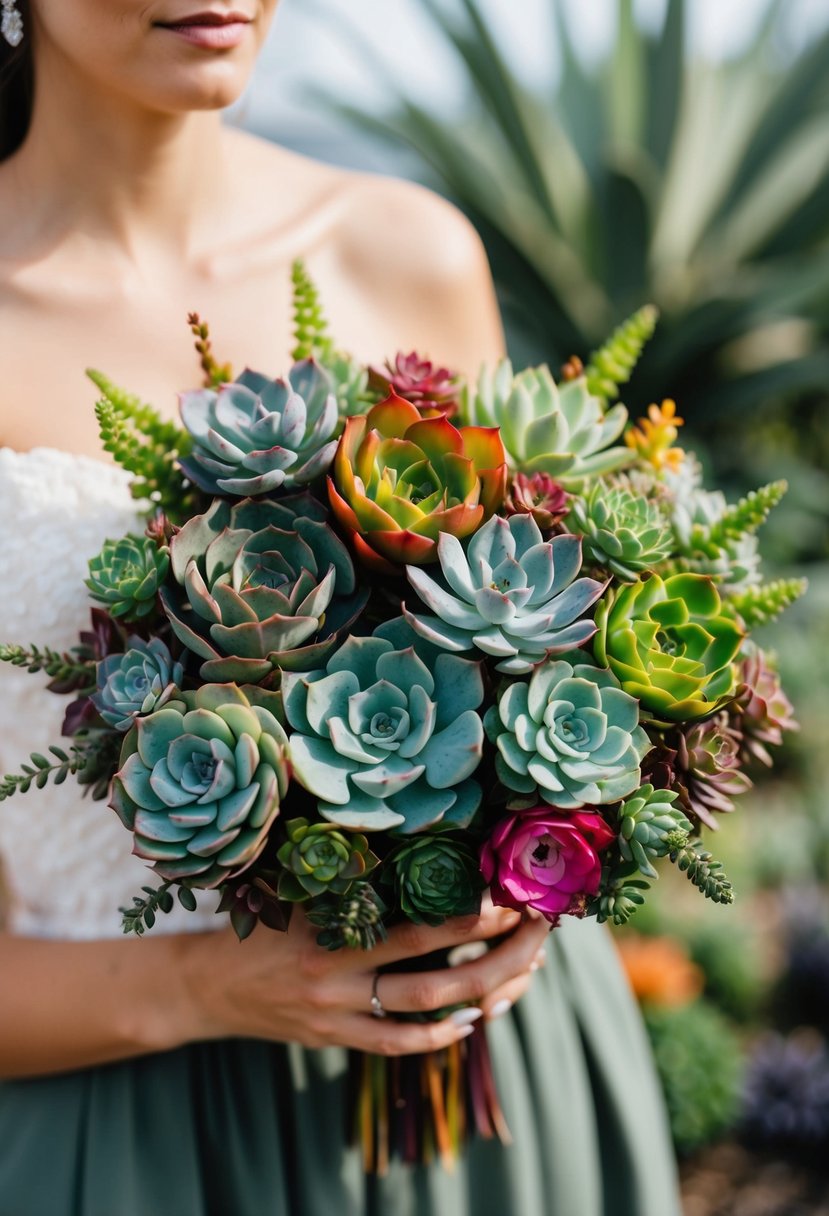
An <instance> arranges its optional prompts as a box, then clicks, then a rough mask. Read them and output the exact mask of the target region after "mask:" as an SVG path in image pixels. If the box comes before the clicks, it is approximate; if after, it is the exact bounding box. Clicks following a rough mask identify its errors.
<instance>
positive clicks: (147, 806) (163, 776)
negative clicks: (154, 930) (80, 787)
mask: <svg viewBox="0 0 829 1216" xmlns="http://www.w3.org/2000/svg"><path fill="white" fill-rule="evenodd" d="M250 691H251V695H253V694H254V692H255V690H250ZM287 743H288V741H287V738H286V736H285V732H284V731H283V729H282V727H281V726H280V725H279V723H278V721H277V720H276V718H275V717H274V715H273V713H271V711H270V710H269V709H266V708H264V707H263V706H262V705H258V704H252V703H251V700H250V699H249V697H248V696H247V695H246V694H245V692H243V691H242V690H241V689H240V688H237V687H236V686H235V685H233V684H205V685H203V686H202V687H201V688H199V689H198V690H197V691H196V692H192V693H182V694H181V696H180V698H179V699H176V700H174V701H170V702H168V704H167V705H165V706H164V708H163V709H159V710H157V711H156V712H155V713H151V714H149V715H148V716H147V717H146V718H139V719H138V720H137V721H136V724H135V726H134V727H133V728H132V730H131V731H130V732H129V734H128V735H126V737H125V739H124V745H123V749H122V752H121V767H120V769H119V771H118V772H117V773H116V774H115V777H114V779H113V784H112V798H111V801H110V806H111V807H112V808H113V810H114V811H115V812H116V813H117V814H118V816H119V818H120V819H121V822H122V823H123V824H124V826H125V827H127V828H129V830H130V831H131V832H132V833H133V835H134V838H135V839H134V847H133V852H134V853H135V854H136V855H137V856H138V857H143V858H144V859H145V860H147V861H149V862H152V863H153V867H152V868H153V869H154V870H155V871H156V873H157V874H159V875H160V876H161V877H162V878H164V879H167V880H168V881H170V882H179V883H182V884H183V885H185V886H188V887H204V888H210V887H216V886H218V885H219V884H220V883H222V882H224V881H225V880H226V879H229V878H232V877H234V876H235V875H236V874H239V873H240V872H241V871H242V870H245V869H247V867H248V866H249V865H250V864H251V863H252V862H253V861H255V860H256V858H257V857H258V856H259V853H260V852H261V851H262V849H263V847H264V845H265V841H266V838H267V834H268V831H269V829H270V827H271V824H272V823H273V821H274V820H275V819H276V817H277V815H278V814H279V806H280V800H281V799H282V798H283V797H284V796H285V792H286V790H287V787H288V779H289V765H288V750H287Z"/></svg>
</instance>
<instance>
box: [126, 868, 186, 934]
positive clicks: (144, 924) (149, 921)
mask: <svg viewBox="0 0 829 1216" xmlns="http://www.w3.org/2000/svg"><path fill="white" fill-rule="evenodd" d="M170 886H171V883H169V882H163V883H162V884H161V886H160V887H142V888H141V890H142V891H143V892H144V895H143V896H141V895H133V897H132V907H131V908H119V909H118V911H119V912H120V913H121V928H122V929H123V930H124V932H125V933H135V934H136V936H137V937H141V935H142V934H143V933H144V931H145V930H146V929H152V927H153V925H154V924H155V918H156V916H157V915H158V913H159V912H163V913H167V912H172V910H173V897H172V895H171V894H170ZM182 890H183V888H179V895H180V894H181V891H182ZM180 902H181V903H182V904H183V906H184V907H188V908H189V907H190V905H189V904H184V902H183V901H181V900H180Z"/></svg>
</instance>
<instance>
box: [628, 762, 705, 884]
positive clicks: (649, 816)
mask: <svg viewBox="0 0 829 1216" xmlns="http://www.w3.org/2000/svg"><path fill="white" fill-rule="evenodd" d="M678 797H679V794H678V793H675V792H672V791H670V790H657V789H654V787H653V786H652V785H642V786H640V787H639V789H638V790H637V791H636V793H635V794H634V795H633V796H632V797H630V798H627V799H625V801H624V802H623V803H622V805H621V806H620V807H619V810H618V817H619V852H620V853H621V855H622V857H623V858H624V860H625V861H632V862H635V863H636V865H637V866H638V868H639V870H640V871H641V872H642V873H643V874H645V875H647V877H648V878H656V877H657V873H656V870H655V869H654V868H653V865H652V864H651V859H652V858H656V857H667V855H668V854H669V853H670V852H672V850H673V849H676V848H680V847H682V845H684V844H685V843H686V841H687V838H688V836H689V834H690V832H691V830H692V828H691V822H690V820H689V819H686V817H685V815H683V813H682V811H681V810H680V808H679V807H676V806H674V803H675V802H676V800H677V798H678Z"/></svg>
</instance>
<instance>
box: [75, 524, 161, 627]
mask: <svg viewBox="0 0 829 1216" xmlns="http://www.w3.org/2000/svg"><path fill="white" fill-rule="evenodd" d="M169 567H170V553H169V550H168V549H167V547H166V546H165V545H161V546H159V545H157V544H156V543H155V541H154V540H151V539H150V538H149V537H148V536H136V535H133V534H132V533H128V534H127V535H126V536H122V537H121V538H120V539H119V540H107V541H104V547H103V549H101V552H100V553H98V554H97V555H96V556H95V557H93V558H90V561H89V578H88V579H87V580H86V585H87V587H88V588H89V594H90V595H91V596H92V598H93V599H94V600H97V601H98V603H99V604H103V605H104V606H105V608H106V610H107V612H108V613H109V614H110V616H114V617H123V618H124V619H125V620H130V621H137V620H140V619H141V618H142V617H145V616H149V614H150V613H151V612H153V611H154V609H155V607H156V597H157V595H158V592H159V588H160V587H161V584H162V583H163V582H164V579H165V578H166V576H167V571H168V569H169Z"/></svg>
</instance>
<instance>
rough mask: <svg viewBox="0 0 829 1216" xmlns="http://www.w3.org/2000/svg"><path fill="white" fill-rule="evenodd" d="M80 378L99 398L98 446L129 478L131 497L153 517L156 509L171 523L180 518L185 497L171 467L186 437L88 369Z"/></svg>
mask: <svg viewBox="0 0 829 1216" xmlns="http://www.w3.org/2000/svg"><path fill="white" fill-rule="evenodd" d="M86 374H87V376H88V377H89V379H90V380H91V381H92V382H93V384H95V385H96V386H97V387H98V388H99V389H100V391H101V393H102V394H103V395H102V397H101V398H100V400H99V401H98V403H97V404H96V406H95V417H96V418H97V419H98V429H99V431H100V435H101V443H102V444H103V447H104V450H105V451H107V452H109V453H110V454H111V455H112V456H114V457H115V459H116V460H117V461H118V463H119V464H120V465H121V466H122V468H125V469H126V470H127V472H128V473H132V475H133V478H134V480H133V481H132V483H131V486H130V490H131V493H132V495H133V497H134V498H137V499H149V500H150V501H151V502H152V503H153V504H154V505H153V510H154V511H155V510H156V509H157V508H158V507H160V508H161V509H162V510H163V511H165V512H166V514H167V515H169V516H170V517H171V518H172V519H173V520H176V519H179V518H181V517H182V514H184V515H186V514H187V513H188V506H187V497H188V496H187V494H186V493H185V489H184V479H183V478H182V475H181V472H180V471H179V469H178V468H177V463H176V462H177V461H178V460H179V458H180V457H181V456H186V455H187V454H188V452H189V451H190V448H191V446H192V441H191V439H190V436H189V435H188V434H187V432H186V431H184V430H182V429H181V427H178V426H176V424H175V423H174V422H165V420H164V419H163V418H162V417H161V415H160V414H159V413H158V411H157V410H156V409H154V408H153V406H151V405H147V404H145V403H144V402H142V401H141V400H140V399H139V398H138V397H136V396H134V395H133V394H132V393H127V392H125V391H124V390H123V389H121V388H118V386H117V385H116V384H113V382H112V381H111V380H109V379H108V378H107V377H106V376H105V375H104V374H103V373H102V372H99V371H95V370H94V368H88V369H87V373H86Z"/></svg>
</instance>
